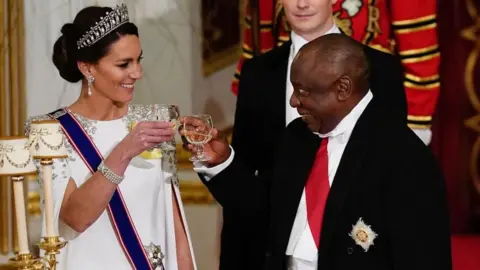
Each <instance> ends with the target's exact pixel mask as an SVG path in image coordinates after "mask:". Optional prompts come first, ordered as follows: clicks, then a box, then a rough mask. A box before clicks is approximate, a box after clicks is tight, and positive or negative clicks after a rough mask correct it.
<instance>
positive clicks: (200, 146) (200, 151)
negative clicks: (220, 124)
mask: <svg viewBox="0 0 480 270" xmlns="http://www.w3.org/2000/svg"><path fill="white" fill-rule="evenodd" d="M195 147H196V151H197V157H200V156H202V153H203V144H198V145H196V146H195Z"/></svg>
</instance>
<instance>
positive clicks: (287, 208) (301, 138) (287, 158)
mask: <svg viewBox="0 0 480 270" xmlns="http://www.w3.org/2000/svg"><path fill="white" fill-rule="evenodd" d="M282 142H283V143H284V144H288V147H281V148H282V150H281V151H280V154H279V155H278V156H277V162H276V169H275V174H274V178H273V183H272V186H273V188H272V193H271V205H272V208H271V214H272V222H273V224H274V227H275V228H276V229H275V232H274V234H275V235H274V236H273V239H271V240H273V241H274V242H275V246H277V247H278V248H279V250H283V251H285V250H286V248H287V245H288V240H289V237H290V233H291V230H292V226H293V223H294V220H295V217H296V214H297V209H298V205H299V203H300V199H301V196H302V193H303V189H304V187H305V183H306V180H307V179H308V175H309V173H310V169H311V167H312V164H313V162H314V159H315V155H316V152H317V149H318V147H319V146H320V138H319V137H318V136H316V135H315V134H313V133H312V132H311V131H310V130H309V129H308V128H307V126H306V124H305V123H304V122H303V121H302V120H301V119H297V120H294V121H293V122H292V123H290V124H289V126H288V127H287V130H286V132H285V137H284V140H282Z"/></svg>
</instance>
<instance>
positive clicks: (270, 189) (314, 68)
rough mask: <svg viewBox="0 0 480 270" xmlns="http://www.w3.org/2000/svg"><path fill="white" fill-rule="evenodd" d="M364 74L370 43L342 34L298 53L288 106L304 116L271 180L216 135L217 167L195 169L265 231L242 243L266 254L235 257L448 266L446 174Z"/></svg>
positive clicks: (272, 263)
mask: <svg viewBox="0 0 480 270" xmlns="http://www.w3.org/2000/svg"><path fill="white" fill-rule="evenodd" d="M368 73H369V69H368V64H367V60H366V56H365V54H364V52H363V49H362V46H361V45H359V44H358V43H356V42H354V41H353V40H351V39H349V38H348V37H346V36H344V35H340V34H330V35H325V36H322V37H320V38H317V39H315V40H314V41H312V42H310V43H308V44H307V45H305V46H304V47H303V48H302V49H301V50H300V52H299V53H298V55H297V56H296V57H295V59H294V60H293V64H292V67H291V78H290V79H291V82H292V85H293V88H294V91H293V95H292V96H291V99H290V104H291V105H292V106H293V107H295V108H297V110H298V113H299V114H300V115H301V118H299V119H296V120H294V121H293V122H292V123H290V124H289V125H288V127H287V129H286V132H285V135H284V137H283V138H282V141H283V143H282V144H281V146H280V147H279V148H278V149H277V152H276V153H275V156H276V158H275V160H274V161H272V162H273V164H274V169H273V177H272V179H260V178H259V176H255V177H254V176H252V175H250V174H249V173H248V170H245V165H244V164H243V161H242V159H238V158H235V153H234V151H233V149H232V148H231V147H229V146H228V144H227V143H226V141H225V140H224V139H223V138H221V136H220V135H219V134H218V131H217V130H214V131H213V138H212V140H211V141H210V142H209V143H208V144H207V145H206V147H205V152H206V154H207V155H209V156H210V157H211V160H210V161H208V162H207V163H205V164H203V165H200V164H196V168H195V170H196V171H197V172H199V173H200V174H201V175H203V181H204V183H205V184H206V186H207V187H208V188H209V190H210V192H211V193H212V194H213V196H214V197H215V198H216V199H217V200H218V202H219V203H220V204H221V205H222V206H223V207H225V208H228V209H230V210H231V211H236V212H237V213H238V215H239V216H243V217H244V218H245V219H248V220H250V222H251V223H252V224H256V226H257V227H258V230H259V231H261V232H263V233H264V234H265V239H255V240H256V242H255V243H256V244H255V245H250V246H248V245H243V243H236V244H237V245H238V252H239V253H240V254H242V250H250V249H254V250H260V249H261V248H262V249H263V251H262V253H261V254H257V255H258V256H254V258H260V257H262V259H252V258H249V257H246V258H244V260H243V261H242V262H238V263H239V265H242V266H243V267H245V268H244V269H271V270H281V269H289V270H290V269H291V270H293V269H296V270H315V269H319V270H332V269H335V270H336V269H339V270H340V269H342V270H343V269H348V270H350V269H369V270H375V269H378V270H388V269H392V270H393V269H395V270H414V269H419V270H420V269H421V270H425V269H432V270H447V269H451V259H450V234H449V220H448V212H447V203H446V194H445V186H444V182H443V178H442V174H441V172H440V170H439V168H438V167H437V165H436V164H435V160H434V158H433V156H432V154H431V153H430V151H429V150H428V148H427V147H426V146H425V145H424V144H423V143H422V141H420V139H419V138H418V137H417V136H416V135H415V134H414V133H413V132H412V131H411V130H410V129H409V128H408V127H407V126H406V124H405V122H404V121H397V122H395V121H392V120H391V119H390V118H388V117H385V115H386V113H385V108H384V107H383V106H382V105H379V102H378V100H376V98H375V96H374V95H373V94H372V92H371V91H370V89H369V83H368ZM184 121H187V122H190V123H194V122H195V119H192V118H186V119H184ZM197 124H198V125H200V124H201V123H197ZM250 132H252V133H258V132H261V130H251V131H250ZM385 134H389V136H385ZM259 155H261V150H260V149H259ZM245 243H252V241H251V240H250V241H245ZM258 252H260V251H258ZM260 255H262V256H260Z"/></svg>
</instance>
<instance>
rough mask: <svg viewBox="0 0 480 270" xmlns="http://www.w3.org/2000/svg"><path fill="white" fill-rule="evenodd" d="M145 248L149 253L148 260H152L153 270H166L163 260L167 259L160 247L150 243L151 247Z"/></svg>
mask: <svg viewBox="0 0 480 270" xmlns="http://www.w3.org/2000/svg"><path fill="white" fill-rule="evenodd" d="M143 248H144V249H145V252H147V255H148V259H149V260H150V264H151V265H152V267H153V269H160V270H165V266H163V258H165V255H164V254H163V253H162V248H161V247H160V245H158V246H157V245H155V244H154V243H152V242H150V245H148V246H143Z"/></svg>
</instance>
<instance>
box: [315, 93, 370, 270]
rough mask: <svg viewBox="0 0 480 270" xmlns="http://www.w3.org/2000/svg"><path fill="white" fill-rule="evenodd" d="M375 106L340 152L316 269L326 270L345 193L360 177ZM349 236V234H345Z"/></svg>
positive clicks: (368, 108) (363, 115)
mask: <svg viewBox="0 0 480 270" xmlns="http://www.w3.org/2000/svg"><path fill="white" fill-rule="evenodd" d="M375 107H376V105H375V102H374V100H372V101H371V102H370V104H369V105H368V106H367V108H366V109H365V111H364V112H363V114H362V115H361V116H360V118H359V120H358V122H357V124H356V125H355V127H354V129H353V132H352V135H351V136H350V139H349V141H348V144H347V146H346V148H345V151H344V152H343V155H342V158H341V160H340V164H339V166H338V169H337V172H336V174H335V178H334V180H333V183H332V186H331V188H330V193H329V195H328V199H327V204H326V206H325V212H324V217H323V225H322V233H321V235H322V240H321V241H320V248H319V255H318V269H327V268H328V255H327V254H328V249H329V247H330V246H331V241H333V236H334V231H335V228H336V224H337V221H338V217H339V216H342V208H343V206H344V204H345V200H346V198H347V196H348V194H349V193H350V192H351V191H352V189H353V188H354V186H355V182H356V181H358V180H359V179H360V178H361V174H360V173H361V168H362V165H363V164H364V161H365V160H366V154H367V150H368V142H369V141H371V140H374V135H375V134H373V133H372V130H373V129H372V128H373V127H374V126H375V125H376V124H375V123H374V122H375V120H376V114H378V113H376V112H375V111H376V109H375ZM345 233H348V232H345Z"/></svg>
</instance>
